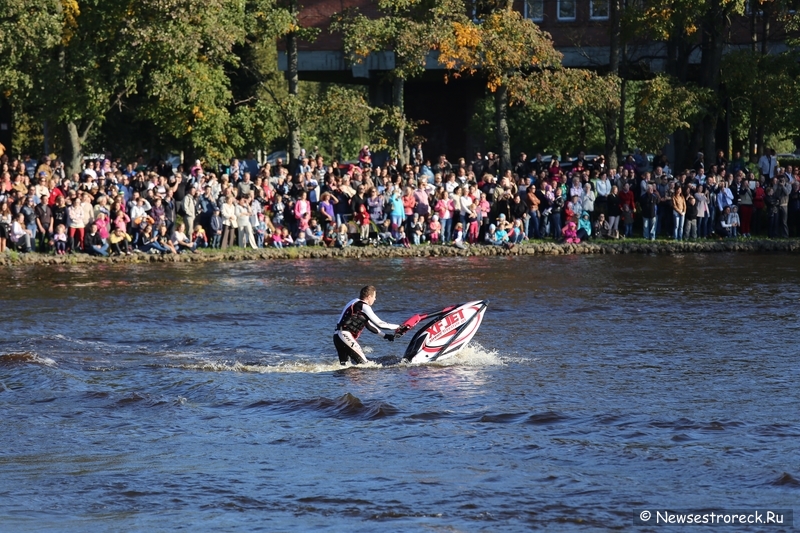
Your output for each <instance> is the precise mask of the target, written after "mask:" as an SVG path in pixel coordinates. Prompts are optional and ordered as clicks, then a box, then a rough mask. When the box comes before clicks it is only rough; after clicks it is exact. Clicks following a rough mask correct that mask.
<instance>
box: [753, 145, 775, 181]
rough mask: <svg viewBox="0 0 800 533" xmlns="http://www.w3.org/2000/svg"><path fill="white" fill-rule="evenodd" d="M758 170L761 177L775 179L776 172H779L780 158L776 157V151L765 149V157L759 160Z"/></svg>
mask: <svg viewBox="0 0 800 533" xmlns="http://www.w3.org/2000/svg"><path fill="white" fill-rule="evenodd" d="M758 169H759V171H760V172H761V175H762V176H764V177H765V178H767V179H772V178H774V177H775V172H776V171H777V170H778V158H777V157H776V156H775V150H772V149H770V150H767V149H766V148H765V149H764V155H762V156H761V158H760V159H759V160H758Z"/></svg>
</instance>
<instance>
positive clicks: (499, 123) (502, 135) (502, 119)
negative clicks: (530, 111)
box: [494, 85, 511, 172]
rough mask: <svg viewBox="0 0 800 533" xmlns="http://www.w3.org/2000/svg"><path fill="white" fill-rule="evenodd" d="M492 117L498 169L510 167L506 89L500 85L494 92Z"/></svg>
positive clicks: (504, 169) (503, 169) (502, 170)
mask: <svg viewBox="0 0 800 533" xmlns="http://www.w3.org/2000/svg"><path fill="white" fill-rule="evenodd" d="M494 118H495V130H496V133H497V146H499V147H500V170H501V172H505V171H506V170H508V169H510V168H511V137H510V136H509V134H508V89H507V88H506V87H505V86H503V85H501V86H500V87H498V88H497V90H496V91H495V93H494Z"/></svg>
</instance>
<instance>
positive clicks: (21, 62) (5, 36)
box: [0, 0, 71, 104]
mask: <svg viewBox="0 0 800 533" xmlns="http://www.w3.org/2000/svg"><path fill="white" fill-rule="evenodd" d="M64 4H65V7H66V8H67V9H69V6H70V5H71V2H67V1H65V2H64ZM69 20H71V19H70V18H69V17H68V16H65V15H64V9H63V8H62V2H61V1H60V0H0V92H1V93H3V94H4V95H5V96H6V97H8V98H9V100H11V101H12V102H14V103H17V104H18V103H19V102H21V101H23V100H24V98H25V97H26V95H27V94H28V93H29V91H30V90H31V89H32V88H33V79H32V77H31V69H30V65H32V64H34V63H36V62H38V61H39V60H40V53H41V51H42V50H47V49H50V48H52V47H54V46H56V45H57V44H58V43H59V41H60V40H61V27H62V24H67V22H66V21H69Z"/></svg>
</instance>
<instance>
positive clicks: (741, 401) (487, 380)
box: [0, 255, 800, 531]
mask: <svg viewBox="0 0 800 533" xmlns="http://www.w3.org/2000/svg"><path fill="white" fill-rule="evenodd" d="M799 282H800V269H798V259H797V257H796V256H780V255H687V256H683V257H681V256H678V257H663V256H659V257H655V256H650V257H648V256H585V257H584V256H567V257H552V258H542V257H531V258H471V259H462V260H456V259H452V260H449V259H448V260H433V259H425V260H382V261H330V260H329V261H301V262H272V263H241V264H206V265H147V266H110V265H109V266H100V267H95V269H94V270H92V271H88V272H87V271H85V270H83V269H78V268H70V267H63V268H53V267H50V268H29V269H19V270H13V271H6V272H4V279H3V280H2V281H0V306H2V309H3V311H2V315H3V317H4V320H3V323H2V336H1V340H0V413H2V429H1V430H0V529H2V530H3V531H42V530H53V531H173V530H176V529H181V528H183V529H186V530H190V531H217V530H227V531H230V530H240V531H277V530H312V529H313V530H330V531H378V530H381V531H383V530H388V531H418V530H436V531H523V530H528V529H531V528H546V529H550V530H554V531H568V530H579V531H588V530H598V529H618V530H627V529H630V528H631V527H632V525H633V518H634V513H633V510H634V509H636V508H646V507H652V508H676V509H696V508H727V509H736V508H751V507H752V508H755V507H779V508H791V507H793V506H795V504H796V503H797V502H798V500H799V498H800V454H798V453H797V450H798V442H800V409H799V407H800V392H798V385H797V384H798V378H800V368H799V366H798V355H800V348H798V338H800V323H799V322H798V313H797V305H798V301H800V288H799V287H798V283H799ZM367 283H373V284H375V285H377V286H378V291H379V292H378V300H377V303H376V305H375V308H376V310H377V312H378V313H379V315H380V316H381V317H383V318H385V319H387V320H390V321H394V322H400V321H402V320H404V319H405V318H407V317H408V316H410V315H411V314H413V313H415V312H419V311H426V310H433V309H435V308H438V307H441V306H444V305H448V304H452V303H457V302H461V301H467V300H470V299H482V298H489V299H490V300H491V304H490V307H489V310H488V312H487V314H486V318H485V320H484V323H483V325H482V327H481V329H480V331H479V332H478V334H477V336H476V337H475V341H474V344H473V345H472V346H471V347H470V348H468V349H467V350H466V351H465V352H464V353H463V354H462V355H461V356H459V357H458V358H457V359H456V360H454V361H452V362H451V363H450V364H447V365H429V366H407V365H399V366H398V365H395V366H392V365H391V363H392V362H394V361H396V360H397V358H398V356H399V355H400V354H401V353H402V351H403V349H404V346H405V343H401V342H399V343H395V344H391V343H387V342H385V341H382V340H379V339H378V337H376V336H372V335H369V334H368V333H365V344H367V345H369V346H371V347H372V348H373V351H372V352H371V354H369V355H370V357H371V358H373V359H375V360H377V361H379V363H378V364H374V365H371V366H369V367H367V368H348V369H345V370H341V369H339V366H338V363H336V358H335V354H334V351H333V349H332V346H331V343H330V337H331V333H332V329H333V325H334V323H335V321H336V319H337V316H338V313H339V312H340V309H341V307H342V306H343V305H344V303H345V302H346V301H348V300H349V299H350V298H352V297H353V296H354V295H356V294H357V291H358V288H359V287H360V286H362V285H364V284H367Z"/></svg>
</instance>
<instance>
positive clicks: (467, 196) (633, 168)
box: [0, 146, 800, 256]
mask: <svg viewBox="0 0 800 533" xmlns="http://www.w3.org/2000/svg"><path fill="white" fill-rule="evenodd" d="M0 169H1V170H0V252H3V251H5V249H6V248H7V247H11V248H13V249H16V250H18V251H20V252H31V251H36V252H39V253H53V254H67V253H77V252H84V253H88V254H93V255H100V256H106V255H109V254H111V255H124V254H132V253H157V254H176V253H197V251H198V250H199V249H201V248H222V249H224V248H228V247H231V246H239V247H250V248H260V247H265V246H266V247H276V248H283V247H286V246H333V247H347V246H353V245H361V246H380V245H389V246H403V247H410V246H414V245H421V244H423V243H426V242H427V243H432V244H445V245H452V246H456V247H459V248H466V247H468V246H471V245H476V244H485V245H496V246H504V247H508V248H510V247H513V246H514V245H516V244H519V243H522V242H524V241H526V240H529V239H553V240H555V241H556V242H571V243H572V242H580V241H582V240H587V239H624V238H631V237H634V227H636V229H637V236H639V235H641V236H643V237H644V238H645V239H651V240H654V239H656V238H657V237H658V236H662V237H665V238H668V239H674V240H678V241H680V240H694V239H708V238H747V237H750V236H751V235H766V236H768V237H771V238H778V237H789V236H798V235H800V168H797V169H793V168H792V167H787V168H781V167H779V166H778V164H777V159H776V158H775V156H774V152H772V153H770V152H766V155H764V156H763V157H762V158H761V159H760V160H759V163H758V167H757V170H756V173H755V174H754V173H753V172H752V171H750V170H748V166H747V165H746V163H745V161H744V159H743V158H742V157H741V154H738V153H737V154H736V156H735V158H734V159H733V161H730V162H729V161H727V160H726V158H725V157H724V155H723V153H722V152H720V153H719V155H718V157H717V160H716V161H715V162H714V164H712V165H708V167H707V166H706V163H705V161H704V158H703V154H702V153H700V154H698V156H697V160H696V161H695V163H694V165H693V167H692V168H690V169H687V170H684V171H681V172H673V170H672V169H671V168H670V166H669V163H668V161H667V160H666V158H664V157H663V156H662V157H660V158H657V159H656V160H655V161H654V162H653V163H650V162H649V161H648V160H647V159H646V158H645V157H644V155H643V154H639V153H638V152H637V153H634V154H631V155H629V156H627V157H626V159H625V161H624V162H623V164H622V165H621V166H619V167H618V168H607V167H606V164H605V160H604V158H603V157H602V156H601V157H597V158H590V159H587V158H586V157H584V154H583V153H580V154H578V156H577V157H576V158H575V159H574V160H568V161H566V162H565V164H563V165H562V163H561V162H560V161H559V159H558V158H557V157H555V156H553V157H550V158H544V157H542V155H541V154H537V155H536V157H534V158H533V159H531V160H529V159H528V158H527V156H526V154H524V153H523V154H520V155H519V158H518V159H517V161H516V162H515V163H514V165H513V168H510V169H507V170H505V171H501V170H500V164H499V158H498V157H497V156H496V155H495V154H492V153H488V154H486V156H483V155H481V154H480V153H478V154H475V156H474V158H472V160H471V161H466V160H465V159H459V160H457V161H455V162H450V161H448V159H447V157H446V156H445V155H440V156H439V157H437V158H436V160H435V162H433V163H432V162H431V160H429V159H426V158H425V156H424V155H423V152H422V147H421V146H416V147H414V149H413V150H412V161H411V162H410V163H409V164H406V165H402V166H401V165H399V164H397V162H396V161H391V160H390V161H388V162H386V163H385V164H382V165H373V162H372V154H371V153H370V151H369V147H367V146H365V147H364V149H363V150H362V151H361V153H360V154H359V159H358V161H357V162H354V163H353V164H339V163H338V162H337V161H332V162H330V163H328V162H326V161H325V159H324V158H323V157H322V156H321V155H319V154H315V153H311V154H306V153H305V151H303V152H302V153H301V157H300V158H299V160H298V161H297V162H296V163H294V164H293V165H287V164H285V163H284V162H283V161H282V160H280V159H278V160H277V161H276V162H275V164H269V163H267V164H263V165H261V164H259V163H258V161H256V160H255V158H254V157H253V156H252V155H250V156H248V157H247V158H246V159H243V160H239V159H233V160H232V161H230V165H228V166H225V167H217V168H213V169H212V168H208V167H207V166H204V165H203V164H202V163H201V162H200V161H196V162H195V163H194V165H187V166H186V167H183V166H179V167H178V168H176V169H174V168H173V167H172V165H170V164H168V163H165V162H164V161H153V162H151V163H149V164H146V163H144V162H143V160H142V159H141V158H140V159H139V160H138V161H136V162H132V163H126V162H122V161H120V160H114V159H112V158H111V157H110V156H107V157H102V158H96V159H92V160H87V161H86V162H85V164H84V168H83V170H82V171H81V172H80V173H76V174H72V175H65V172H64V166H63V164H62V163H61V161H59V160H58V159H57V158H56V159H50V158H48V157H43V158H42V159H41V160H40V161H34V160H33V159H31V158H30V157H28V156H26V157H23V158H21V159H14V158H9V157H8V156H3V158H2V159H1V160H0ZM754 169H755V167H754ZM639 231H641V233H639Z"/></svg>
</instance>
